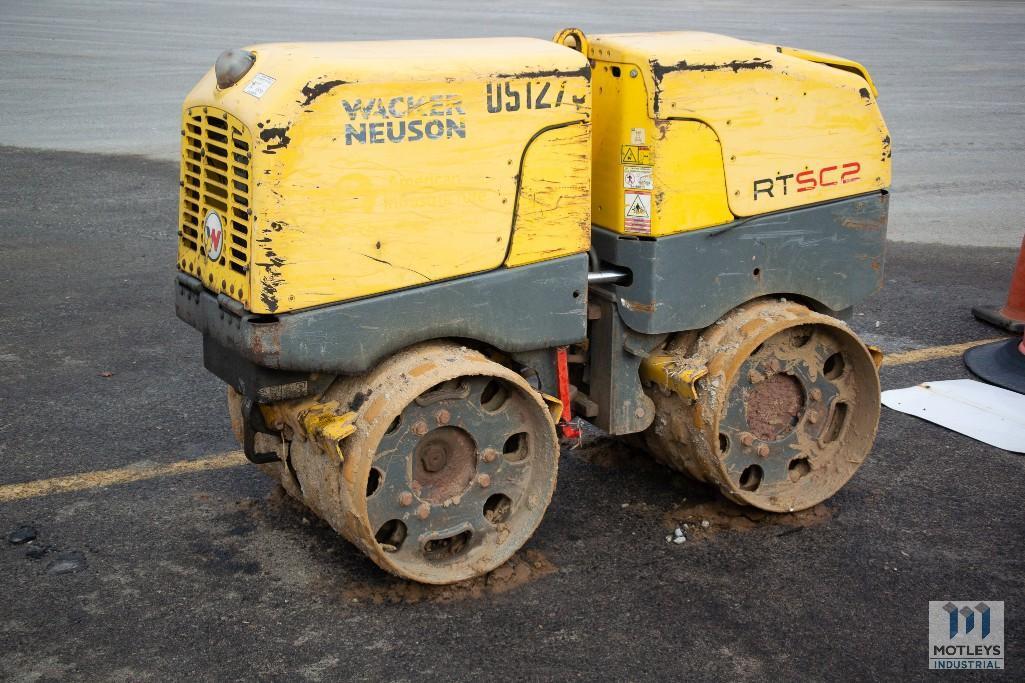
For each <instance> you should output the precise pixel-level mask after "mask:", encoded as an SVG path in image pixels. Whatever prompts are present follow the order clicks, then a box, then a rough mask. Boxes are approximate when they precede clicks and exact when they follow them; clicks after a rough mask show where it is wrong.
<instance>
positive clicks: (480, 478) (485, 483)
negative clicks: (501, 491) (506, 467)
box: [477, 474, 491, 489]
mask: <svg viewBox="0 0 1025 683" xmlns="http://www.w3.org/2000/svg"><path fill="white" fill-rule="evenodd" d="M477 483H478V484H480V487H481V488H482V489H486V488H487V487H489V486H491V475H490V474H479V475H477Z"/></svg>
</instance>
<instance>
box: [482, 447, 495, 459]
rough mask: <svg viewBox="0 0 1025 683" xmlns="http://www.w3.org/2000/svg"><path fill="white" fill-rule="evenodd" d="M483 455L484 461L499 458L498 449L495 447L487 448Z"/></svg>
mask: <svg viewBox="0 0 1025 683" xmlns="http://www.w3.org/2000/svg"><path fill="white" fill-rule="evenodd" d="M481 457H482V458H483V459H484V462H495V460H497V459H498V451H496V450H495V449H494V448H488V449H485V451H484V452H483V453H481Z"/></svg>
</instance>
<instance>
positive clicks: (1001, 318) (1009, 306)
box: [972, 239, 1025, 332]
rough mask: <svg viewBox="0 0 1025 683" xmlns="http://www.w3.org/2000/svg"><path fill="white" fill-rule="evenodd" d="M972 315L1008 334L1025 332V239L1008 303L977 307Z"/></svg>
mask: <svg viewBox="0 0 1025 683" xmlns="http://www.w3.org/2000/svg"><path fill="white" fill-rule="evenodd" d="M972 315H974V316H975V317H976V318H978V319H979V320H981V321H982V322H986V323H989V324H990V325H996V326H997V327H1000V328H1003V329H1005V330H1007V331H1008V332H1022V331H1025V239H1022V241H1021V250H1020V251H1019V252H1018V264H1017V265H1016V266H1015V267H1014V275H1013V276H1011V288H1010V290H1008V292H1007V303H1006V304H1004V306H1003V307H1002V308H997V307H996V306H976V307H975V308H973V309H972Z"/></svg>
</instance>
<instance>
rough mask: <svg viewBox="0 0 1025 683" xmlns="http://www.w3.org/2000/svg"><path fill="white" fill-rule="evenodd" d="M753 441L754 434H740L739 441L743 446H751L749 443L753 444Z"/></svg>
mask: <svg viewBox="0 0 1025 683" xmlns="http://www.w3.org/2000/svg"><path fill="white" fill-rule="evenodd" d="M754 442H755V435H754V434H751V433H750V432H744V433H743V434H741V435H740V443H742V444H744V445H745V446H751V444H753V443H754Z"/></svg>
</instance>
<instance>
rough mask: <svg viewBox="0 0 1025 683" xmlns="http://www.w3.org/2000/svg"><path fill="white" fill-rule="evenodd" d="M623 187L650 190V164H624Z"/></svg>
mask: <svg viewBox="0 0 1025 683" xmlns="http://www.w3.org/2000/svg"><path fill="white" fill-rule="evenodd" d="M623 187H625V188H626V189H628V190H650V189H651V166H624V167H623Z"/></svg>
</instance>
